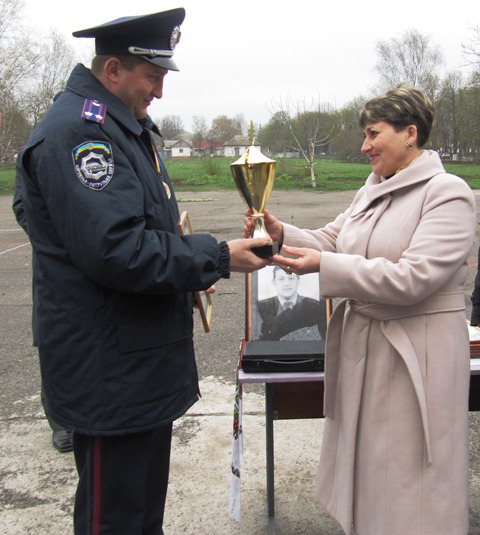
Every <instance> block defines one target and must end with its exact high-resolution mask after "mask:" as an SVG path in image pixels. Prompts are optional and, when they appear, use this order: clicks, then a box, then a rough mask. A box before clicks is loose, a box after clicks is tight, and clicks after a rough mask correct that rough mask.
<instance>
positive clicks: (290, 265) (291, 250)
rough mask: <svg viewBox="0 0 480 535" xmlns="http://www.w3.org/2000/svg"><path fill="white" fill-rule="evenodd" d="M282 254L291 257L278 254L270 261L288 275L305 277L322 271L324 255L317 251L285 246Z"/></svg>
mask: <svg viewBox="0 0 480 535" xmlns="http://www.w3.org/2000/svg"><path fill="white" fill-rule="evenodd" d="M282 253H285V254H287V255H289V256H288V257H286V256H282V255H279V254H276V255H274V256H271V257H270V260H271V261H272V262H273V263H274V264H276V265H277V266H280V267H281V268H282V269H283V270H284V271H286V272H287V273H288V272H290V273H296V274H297V275H305V274H306V273H318V272H319V271H320V260H321V256H322V253H321V252H320V251H317V250H316V249H308V248H306V247H290V246H288V245H284V246H283V247H282Z"/></svg>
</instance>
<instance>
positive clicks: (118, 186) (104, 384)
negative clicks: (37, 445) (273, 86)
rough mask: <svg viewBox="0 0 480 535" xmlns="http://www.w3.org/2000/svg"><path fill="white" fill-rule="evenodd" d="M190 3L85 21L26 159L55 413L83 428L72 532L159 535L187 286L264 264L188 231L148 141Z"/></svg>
mask: <svg viewBox="0 0 480 535" xmlns="http://www.w3.org/2000/svg"><path fill="white" fill-rule="evenodd" d="M184 16H185V11H184V9H183V8H179V9H172V10H169V11H165V12H161V13H155V14H152V15H146V16H141V17H127V18H122V19H117V20H115V21H113V22H109V23H106V24H103V25H100V26H96V27H93V28H89V29H87V30H82V31H78V32H75V33H74V34H73V35H74V36H76V37H90V38H94V39H95V48H96V56H95V57H94V59H93V61H92V66H91V69H87V68H86V67H84V66H83V65H81V64H79V65H77V66H76V67H75V68H74V70H73V71H72V73H71V76H70V78H69V80H68V82H67V86H66V89H65V91H64V92H63V93H62V94H61V95H60V96H59V97H58V98H57V99H56V100H55V102H54V103H53V105H52V107H51V109H50V110H49V111H48V112H47V113H46V115H45V117H44V119H43V120H42V122H41V123H40V124H39V126H38V127H37V129H36V130H35V131H34V133H33V134H32V136H31V138H30V139H29V141H28V142H27V144H26V145H25V147H24V148H23V149H22V151H21V154H20V155H19V158H18V170H19V172H20V173H21V176H22V192H21V194H22V199H23V203H24V207H25V213H26V216H27V225H28V232H29V237H30V240H31V242H32V246H33V249H34V252H35V265H34V276H35V284H36V292H37V315H36V319H37V329H36V331H37V336H38V347H39V355H40V363H41V372H42V381H43V386H44V389H45V397H46V404H47V409H48V412H49V414H50V415H51V417H52V418H54V420H55V421H56V422H58V423H59V424H60V425H63V426H65V427H66V428H72V429H73V442H74V454H75V460H76V465H77V470H78V475H79V480H78V487H77V493H76V498H75V510H74V526H75V533H76V534H77V535H86V534H90V533H96V534H98V535H102V534H106V533H109V534H115V535H137V534H138V535H140V534H143V535H147V534H148V535H154V534H155V535H158V534H162V533H163V531H162V523H163V512H164V506H165V499H166V493H167V484H168V474H169V459H170V445H171V432H172V422H173V421H174V420H175V419H176V418H178V417H179V416H181V415H182V414H184V413H185V412H186V411H187V409H188V408H189V407H191V406H192V405H193V404H194V403H195V402H196V401H197V399H198V397H199V389H198V376H197V369H196V364H195V358H194V349H193V334H192V333H193V313H192V292H194V291H199V290H207V289H209V288H210V287H212V285H213V284H214V283H215V282H217V281H218V280H219V279H220V278H228V277H229V275H230V272H231V271H238V272H251V271H253V270H256V269H260V268H263V267H265V265H266V264H267V263H268V260H264V259H260V258H258V257H257V256H256V255H255V254H254V253H253V252H252V251H251V248H252V247H253V246H261V245H265V244H266V242H267V241H268V239H263V238H258V239H251V240H248V239H239V240H232V241H230V242H228V243H226V242H222V243H218V242H217V241H216V240H215V239H214V237H212V236H211V235H209V234H191V235H187V236H181V235H180V234H179V232H178V230H177V223H178V220H179V210H178V207H177V203H176V200H175V194H174V191H173V189H172V185H171V182H170V179H169V177H168V173H167V171H166V169H165V167H164V165H163V163H162V161H161V159H160V158H159V156H158V154H157V153H156V151H155V148H154V146H153V143H152V139H151V131H150V129H151V128H152V122H151V121H150V119H149V117H148V113H147V110H148V106H149V104H150V103H151V102H152V100H153V99H154V98H161V96H162V88H163V81H164V77H165V75H166V74H167V72H168V71H172V70H178V69H177V66H176V65H175V63H174V61H173V59H172V56H173V50H174V48H175V46H176V44H177V43H178V41H179V39H180V25H181V23H182V21H183V19H184Z"/></svg>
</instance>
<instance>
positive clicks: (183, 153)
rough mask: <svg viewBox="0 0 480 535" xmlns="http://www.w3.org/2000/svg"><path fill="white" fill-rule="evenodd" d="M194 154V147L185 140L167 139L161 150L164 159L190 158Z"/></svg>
mask: <svg viewBox="0 0 480 535" xmlns="http://www.w3.org/2000/svg"><path fill="white" fill-rule="evenodd" d="M192 153H193V145H192V144H191V143H190V142H189V141H187V140H185V139H165V140H164V142H163V148H161V149H160V156H161V157H162V158H189V157H190V156H192Z"/></svg>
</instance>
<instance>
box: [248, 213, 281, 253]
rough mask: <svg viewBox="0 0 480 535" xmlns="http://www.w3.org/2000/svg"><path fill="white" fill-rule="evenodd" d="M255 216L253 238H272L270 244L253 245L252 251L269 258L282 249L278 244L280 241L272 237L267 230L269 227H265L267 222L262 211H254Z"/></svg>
mask: <svg viewBox="0 0 480 535" xmlns="http://www.w3.org/2000/svg"><path fill="white" fill-rule="evenodd" d="M252 217H253V233H252V237H253V238H268V239H269V240H270V243H269V244H268V245H264V246H263V247H252V251H253V252H254V253H255V254H256V255H257V256H260V257H261V258H268V257H269V256H273V255H274V254H278V252H279V251H280V248H279V246H278V242H274V241H272V238H271V237H270V235H269V234H268V232H267V229H266V228H265V223H264V219H263V214H262V213H259V212H257V213H254V214H253V215H252Z"/></svg>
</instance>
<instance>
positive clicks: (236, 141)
mask: <svg viewBox="0 0 480 535" xmlns="http://www.w3.org/2000/svg"><path fill="white" fill-rule="evenodd" d="M251 145H252V144H251V143H250V140H249V139H248V137H247V136H234V137H233V138H232V139H231V140H230V141H227V142H226V143H224V144H223V155H224V156H229V157H232V156H233V157H240V156H241V155H242V154H243V153H244V152H245V151H246V150H247V149H248V147H250V146H251ZM254 145H255V147H257V149H258V150H261V148H262V147H261V145H258V144H257V143H254Z"/></svg>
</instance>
